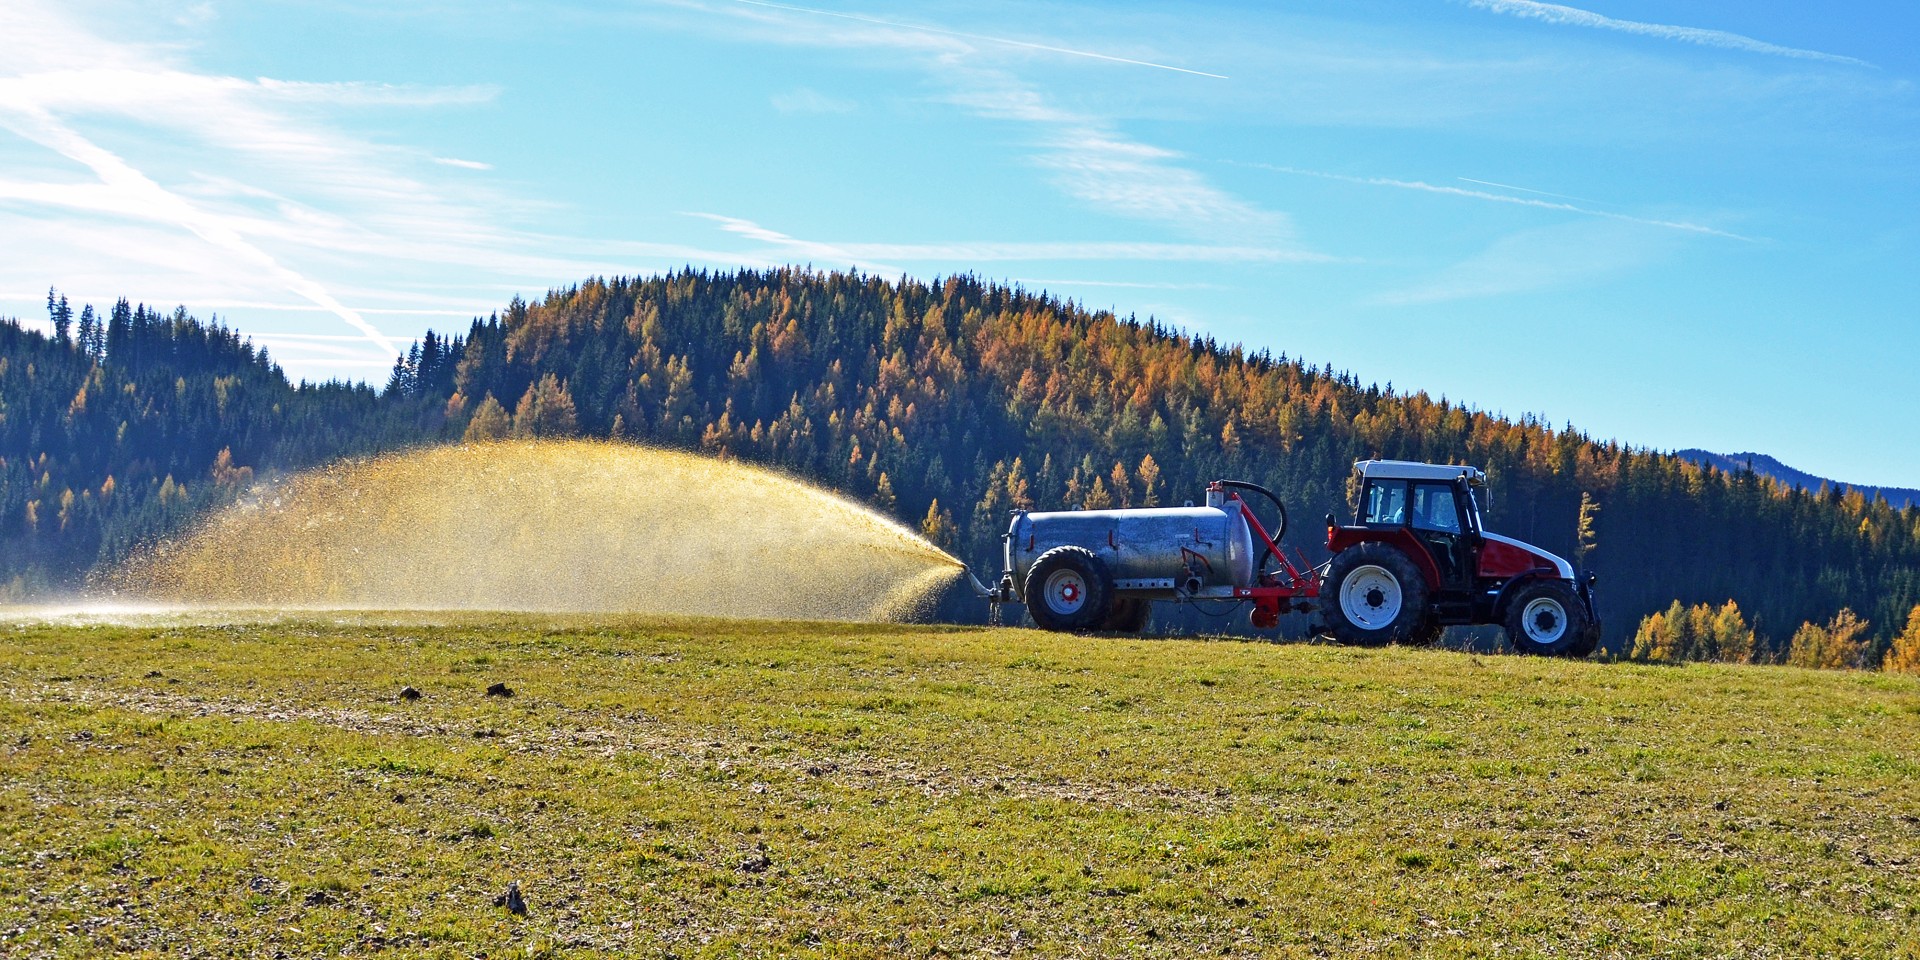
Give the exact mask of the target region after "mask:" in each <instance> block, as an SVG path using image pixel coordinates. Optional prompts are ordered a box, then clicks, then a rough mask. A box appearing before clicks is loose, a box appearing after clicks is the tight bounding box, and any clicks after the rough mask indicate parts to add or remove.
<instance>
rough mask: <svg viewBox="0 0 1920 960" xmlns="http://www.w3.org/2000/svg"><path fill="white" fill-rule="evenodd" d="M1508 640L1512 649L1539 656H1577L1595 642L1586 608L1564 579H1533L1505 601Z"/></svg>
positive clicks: (1588, 651)
mask: <svg viewBox="0 0 1920 960" xmlns="http://www.w3.org/2000/svg"><path fill="white" fill-rule="evenodd" d="M1506 626H1507V640H1508V641H1510V642H1511V643H1512V644H1513V649H1514V650H1516V651H1518V652H1520V653H1526V654H1532V655H1534V656H1541V657H1579V656H1585V655H1586V654H1588V653H1592V652H1593V649H1592V647H1591V646H1589V645H1588V644H1589V643H1590V642H1591V641H1593V640H1597V639H1598V636H1597V633H1598V631H1596V630H1594V629H1592V628H1593V624H1591V623H1590V622H1589V620H1588V617H1587V608H1586V606H1585V605H1584V604H1582V603H1581V602H1580V597H1579V596H1578V595H1576V594H1575V593H1574V592H1573V587H1572V586H1571V585H1569V584H1568V583H1567V582H1566V581H1564V580H1535V581H1533V582H1531V583H1528V584H1525V585H1524V586H1522V587H1521V588H1520V589H1518V590H1516V591H1514V595H1513V599H1512V600H1509V601H1507V623H1506Z"/></svg>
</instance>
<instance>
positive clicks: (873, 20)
mask: <svg viewBox="0 0 1920 960" xmlns="http://www.w3.org/2000/svg"><path fill="white" fill-rule="evenodd" d="M733 2H735V3H744V4H748V5H750V6H755V7H768V8H771V9H774V10H788V11H791V12H793V13H808V14H812V15H814V16H817V17H836V18H838V19H841V20H852V21H854V22H856V23H870V24H874V25H875V26H881V27H893V28H894V29H896V30H914V31H918V32H920V33H932V34H938V35H940V36H943V37H959V38H961V39H964V40H980V41H984V42H986V43H998V44H1001V45H1003V46H1009V47H1023V48H1025V49H1028V50H1044V51H1046V52H1047V53H1062V54H1066V55H1067V56H1070V57H1086V58H1088V59H1092V60H1105V61H1107V62H1109V63H1125V64H1130V65H1132V66H1136V67H1152V68H1154V69H1155V70H1172V71H1173V72H1175V73H1189V74H1192V75H1194V76H1196V77H1211V78H1213V79H1215V80H1229V79H1232V78H1231V77H1225V76H1222V75H1220V74H1217V73H1208V72H1206V71H1205V70H1189V69H1187V68H1186V67H1176V66H1173V65H1172V64H1167V63H1154V62H1153V61H1151V60H1130V59H1128V58H1126V57H1115V56H1110V55H1108V54H1104V53H1094V52H1093V51H1091V50H1074V49H1071V48H1069V47H1052V46H1048V45H1046V44H1044V43H1029V42H1027V41H1025V40H1009V39H1008V38H1006V37H989V36H986V35H985V34H979V33H964V32H961V31H959V30H947V29H944V28H941V27H928V26H922V25H920V24H917V23H901V22H899V21H896V20H881V19H879V18H877V17H863V16H860V15H858V14H852V13H839V12H837V11H833V10H816V9H814V8H812V7H796V6H792V5H789V4H785V3H773V2H770V0H733Z"/></svg>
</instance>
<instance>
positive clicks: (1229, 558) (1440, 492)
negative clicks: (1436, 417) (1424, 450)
mask: <svg viewBox="0 0 1920 960" xmlns="http://www.w3.org/2000/svg"><path fill="white" fill-rule="evenodd" d="M1354 471H1355V472H1356V473H1357V474H1358V475H1359V476H1358V479H1359V480H1360V484H1361V486H1360V502H1359V507H1358V508H1357V509H1356V511H1355V515H1354V518H1353V522H1352V523H1348V524H1341V523H1339V522H1337V521H1336V519H1335V518H1334V516H1333V515H1332V514H1328V515H1327V541H1326V545H1327V550H1328V551H1329V552H1330V553H1332V554H1333V558H1332V559H1331V560H1329V561H1327V562H1326V563H1324V564H1321V565H1319V566H1317V567H1316V566H1313V565H1312V564H1310V563H1309V562H1308V561H1307V559H1306V557H1305V555H1303V554H1300V553H1299V552H1298V551H1297V550H1296V552H1295V556H1296V557H1297V558H1298V562H1295V560H1294V559H1290V558H1289V557H1288V556H1287V554H1286V552H1285V551H1284V550H1283V549H1282V548H1281V546H1280V541H1281V539H1282V538H1283V537H1284V536H1285V535H1286V530H1287V511H1286V507H1285V505H1284V504H1282V503H1281V502H1280V498H1279V497H1277V496H1275V495H1274V494H1273V493H1272V492H1271V491H1269V490H1267V489H1266V488H1264V487H1261V486H1259V485H1258V484H1253V483H1247V482H1244V481H1239V480H1218V481H1215V482H1213V483H1212V484H1209V485H1208V486H1207V496H1206V503H1205V505H1204V506H1194V505H1192V504H1191V503H1189V504H1188V505H1186V506H1181V507H1146V508H1136V509H1125V510H1072V511H1060V512H1047V513H1029V512H1025V511H1021V512H1016V513H1015V514H1014V516H1013V522H1012V525H1011V526H1010V527H1009V529H1008V530H1007V533H1006V535H1005V537H1004V538H1003V540H1004V543H1005V563H1006V566H1005V572H1004V573H1003V574H1002V575H1001V577H1000V581H999V583H998V584H997V585H996V586H994V587H992V588H989V587H987V586H985V585H984V584H981V583H979V581H978V580H975V581H974V589H975V590H976V592H979V593H980V594H981V595H982V596H984V597H986V598H987V599H988V600H989V601H990V602H994V603H1023V604H1025V605H1026V607H1027V611H1028V614H1029V615H1030V616H1031V617H1032V618H1033V622H1034V623H1035V624H1036V625H1038V626H1040V627H1042V628H1045V629H1048V630H1063V631H1076V632H1077V631H1092V630H1113V631H1129V632H1132V631H1138V630H1140V629H1142V628H1144V627H1145V626H1146V621H1147V615H1148V611H1149V609H1150V604H1151V603H1152V602H1153V601H1155V600H1159V601H1169V602H1174V603H1204V602H1208V601H1227V602H1235V603H1251V604H1252V605H1253V610H1252V614H1251V619H1252V622H1253V625H1254V626H1255V627H1256V628H1260V629H1272V628H1274V627H1277V626H1278V625H1279V623H1280V617H1281V615H1282V614H1285V613H1289V612H1295V611H1299V612H1309V611H1315V610H1318V611H1319V612H1320V613H1321V616H1322V619H1323V620H1324V626H1325V629H1326V631H1327V632H1328V633H1331V634H1332V635H1333V636H1334V638H1335V639H1337V640H1340V641H1341V642H1344V643H1352V644H1359V645H1366V646H1378V645H1381V644H1387V643H1402V644H1431V643H1433V642H1434V641H1435V640H1436V639H1438V638H1439V636H1440V632H1441V631H1442V630H1443V629H1444V628H1446V627H1449V626H1454V625H1469V624H1499V625H1500V626H1502V627H1504V628H1505V629H1506V631H1507V637H1508V638H1509V639H1510V640H1511V641H1512V643H1513V646H1514V648H1515V649H1517V650H1519V651H1520V652H1522V653H1531V654H1541V655H1547V656H1567V657H1584V656H1586V655H1587V654H1589V653H1592V652H1593V650H1594V647H1595V646H1596V645H1597V644H1598V643H1599V639H1600V619H1599V617H1598V616H1596V615H1595V612H1594V606H1593V584H1594V577H1593V575H1592V574H1590V573H1587V574H1580V575H1576V574H1575V572H1574V569H1573V567H1572V565H1571V564H1569V563H1567V561H1565V560H1563V559H1561V558H1560V557H1557V556H1555V555H1553V554H1552V553H1549V552H1547V551H1545V550H1542V549H1540V548H1539V547H1535V546H1533V545H1531V544H1527V543H1522V542H1520V541H1518V540H1514V539H1512V538H1510V537H1503V536H1501V535H1499V534H1497V533H1493V532H1491V531H1489V530H1487V529H1486V528H1485V527H1484V526H1483V525H1482V524H1481V517H1480V506H1479V500H1478V498H1477V497H1476V496H1475V492H1476V491H1478V490H1481V489H1483V488H1484V487H1485V485H1486V474H1485V473H1483V472H1481V471H1480V470H1479V469H1477V468H1475V467H1465V466H1452V465H1444V464H1435V463H1412V462H1408V461H1403V460H1363V461H1361V462H1359V463H1356V464H1354ZM1249 497H1257V498H1259V500H1261V501H1263V508H1264V507H1271V509H1272V511H1273V512H1274V513H1275V515H1276V517H1277V522H1276V524H1275V526H1273V527H1272V528H1271V530H1270V528H1269V527H1268V526H1267V525H1266V524H1265V523H1263V522H1262V521H1261V520H1260V517H1259V515H1258V514H1257V513H1256V512H1255V510H1254V505H1253V503H1252V502H1250V500H1249Z"/></svg>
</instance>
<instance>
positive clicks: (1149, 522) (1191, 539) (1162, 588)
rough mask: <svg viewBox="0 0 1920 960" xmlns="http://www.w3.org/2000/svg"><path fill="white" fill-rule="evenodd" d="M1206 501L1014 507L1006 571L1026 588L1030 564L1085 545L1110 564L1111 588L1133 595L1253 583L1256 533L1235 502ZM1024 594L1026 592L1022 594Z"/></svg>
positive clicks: (1219, 590) (1216, 592) (1218, 591)
mask: <svg viewBox="0 0 1920 960" xmlns="http://www.w3.org/2000/svg"><path fill="white" fill-rule="evenodd" d="M1219 499H1220V498H1219V497H1218V496H1213V495H1210V496H1209V497H1208V500H1209V501H1210V505H1209V506H1204V507H1149V508H1145V509H1134V510H1071V511H1062V512H1057V513H1017V514H1015V515H1014V517H1013V524H1012V526H1011V527H1010V528H1009V529H1008V531H1007V539H1006V564H1007V566H1006V569H1007V571H1008V573H1010V574H1011V575H1012V579H1013V587H1014V589H1015V590H1016V591H1024V590H1025V589H1026V582H1027V572H1028V570H1030V569H1031V568H1032V567H1033V562H1034V561H1035V560H1037V559H1039V558H1040V555H1041V554H1044V553H1046V552H1047V551H1048V550H1051V549H1053V548H1054V547H1063V546H1075V547H1085V548H1087V549H1088V550H1091V551H1093V553H1094V555H1096V556H1098V557H1099V558H1100V559H1101V560H1103V561H1105V562H1106V565H1107V570H1108V572H1109V573H1111V574H1112V575H1113V580H1114V584H1113V585H1114V589H1115V590H1116V591H1118V592H1121V593H1128V594H1133V595H1145V596H1158V597H1168V598H1171V597H1176V596H1201V597H1205V596H1227V595H1230V594H1231V593H1232V590H1233V588H1234V587H1248V586H1252V585H1253V581H1254V568H1253V564H1254V552H1253V534H1252V532H1251V531H1250V530H1248V528H1247V520H1246V517H1244V516H1243V515H1241V513H1240V509H1239V504H1238V501H1233V500H1225V501H1222V502H1220V503H1218V504H1212V503H1211V502H1212V501H1215V500H1219ZM1022 599H1023V600H1024V596H1023V597H1022Z"/></svg>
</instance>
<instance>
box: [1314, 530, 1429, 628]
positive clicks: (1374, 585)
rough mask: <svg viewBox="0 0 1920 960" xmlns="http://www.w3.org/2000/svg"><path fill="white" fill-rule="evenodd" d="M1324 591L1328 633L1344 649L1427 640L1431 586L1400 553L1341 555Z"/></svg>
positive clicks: (1380, 548) (1378, 550) (1372, 548)
mask: <svg viewBox="0 0 1920 960" xmlns="http://www.w3.org/2000/svg"><path fill="white" fill-rule="evenodd" d="M1320 589H1321V593H1320V596H1321V597H1322V598H1323V599H1322V603H1323V605H1324V607H1325V609H1326V612H1327V613H1326V616H1327V630H1328V632H1330V633H1332V634H1333V636H1334V639H1336V640H1339V641H1340V642H1341V643H1351V644H1357V645H1359V646H1365V647H1378V646H1384V645H1386V644H1389V643H1414V642H1417V641H1419V640H1421V639H1424V635H1423V631H1422V627H1423V626H1424V625H1425V624H1426V623H1427V622H1428V613H1429V612H1430V611H1428V610H1427V581H1426V579H1425V578H1423V577H1421V575H1420V568H1418V567H1416V566H1414V565H1413V561H1412V560H1410V559H1408V558H1407V555H1406V554H1405V553H1402V552H1401V551H1400V550H1399V549H1398V548H1395V547H1393V546H1390V545H1388V544H1384V543H1362V544H1359V545H1357V546H1354V547H1350V548H1348V549H1346V550H1343V551H1341V552H1340V554H1339V555H1338V556H1335V557H1334V558H1333V563H1332V564H1331V565H1330V566H1328V567H1327V578H1326V580H1325V582H1324V585H1323V586H1322V587H1321V588H1320Z"/></svg>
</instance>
